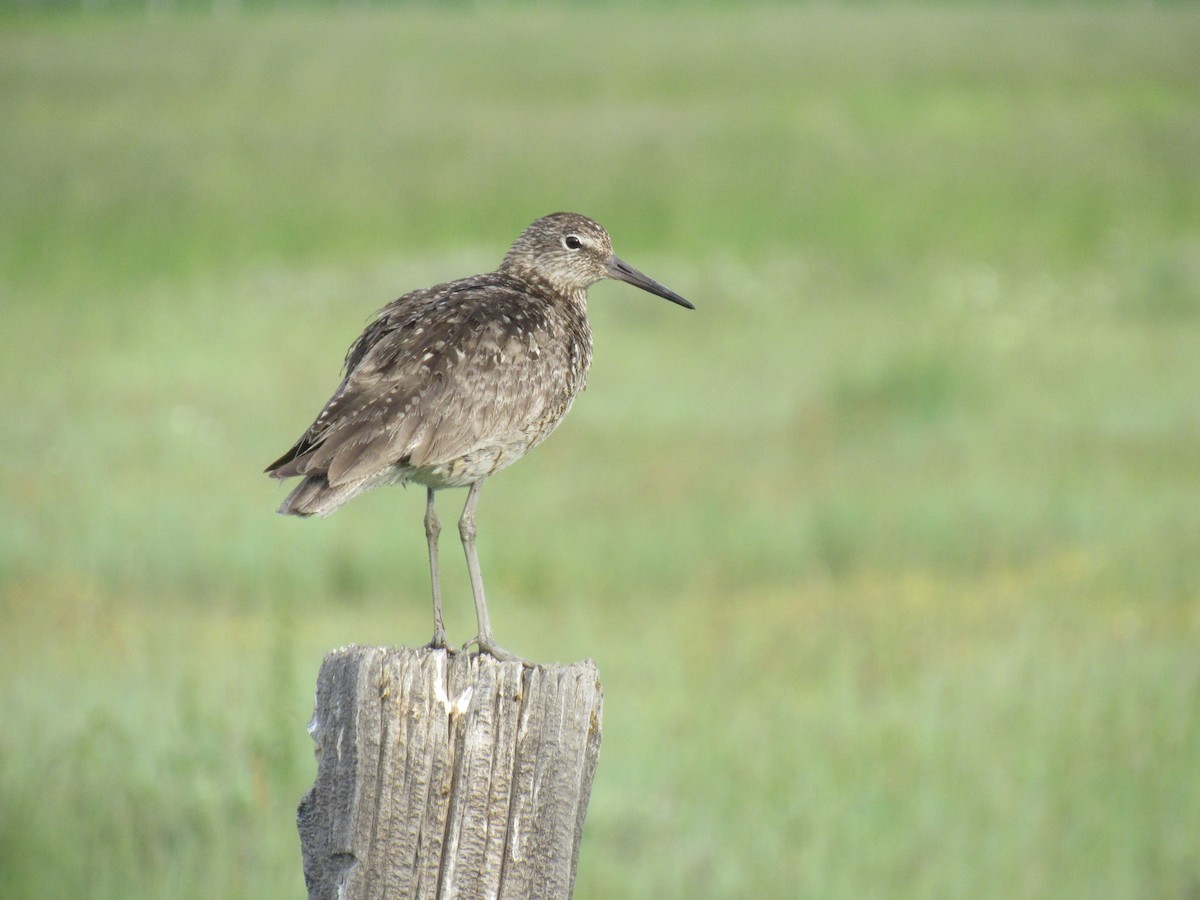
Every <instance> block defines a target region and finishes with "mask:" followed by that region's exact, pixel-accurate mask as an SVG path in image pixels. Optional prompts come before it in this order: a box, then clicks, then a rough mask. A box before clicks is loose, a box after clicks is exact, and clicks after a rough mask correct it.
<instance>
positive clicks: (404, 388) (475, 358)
mask: <svg viewBox="0 0 1200 900" xmlns="http://www.w3.org/2000/svg"><path fill="white" fill-rule="evenodd" d="M603 278H617V279H620V280H622V281H626V282H629V283H630V284H634V285H636V286H637V287H640V288H642V289H643V290H647V291H650V292H651V293H654V294H658V295H659V296H661V297H665V298H666V299H668V300H672V301H674V302H675V303H678V304H680V305H682V306H686V307H688V308H689V309H691V308H692V305H691V304H690V303H688V301H686V300H684V299H683V298H682V297H680V296H679V295H678V294H675V293H674V292H672V291H670V290H668V289H667V288H665V287H663V286H662V285H661V284H659V283H658V282H656V281H653V280H652V279H650V278H647V277H646V276H645V275H643V274H642V273H640V272H638V271H637V270H636V269H633V268H632V267H630V266H628V265H626V264H625V263H624V262H622V261H621V260H620V259H618V258H617V257H616V256H614V255H613V252H612V243H611V241H610V240H609V236H608V233H607V232H606V231H605V230H604V229H603V228H601V227H600V225H598V224H597V223H596V222H593V221H592V220H591V219H588V218H587V217H585V216H581V215H577V214H574V213H555V214H553V215H549V216H546V217H544V218H541V219H538V220H537V221H536V222H534V223H533V224H532V225H530V226H529V227H528V228H527V229H525V231H524V232H523V233H522V234H521V236H520V237H519V238H518V239H517V241H516V243H514V244H513V246H512V249H511V250H509V252H508V254H507V255H506V256H505V258H504V261H503V262H502V263H501V265H500V267H499V268H498V269H497V270H496V271H495V272H490V273H487V274H484V275H474V276H472V277H470V278H463V279H460V280H458V281H452V282H449V283H447V284H439V285H435V286H434V287H430V288H425V289H424V290H419V291H413V292H412V293H409V294H405V295H404V296H403V297H400V298H399V299H398V300H394V301H393V302H391V303H390V304H388V305H387V306H385V307H384V308H383V309H382V310H380V312H379V314H378V316H377V317H376V318H375V320H374V321H373V322H371V324H370V325H368V326H367V328H366V330H365V331H364V332H363V333H362V335H361V336H360V337H359V338H358V340H357V341H355V342H354V344H353V345H352V346H351V347H350V350H349V352H348V353H347V354H346V368H345V377H344V378H343V379H342V383H341V385H339V386H338V389H337V390H336V391H335V392H334V395H333V397H331V398H330V400H329V402H328V403H326V404H325V408H324V409H322V410H321V413H320V415H318V416H317V419H316V421H315V422H313V424H312V425H311V426H310V427H309V429H308V430H307V431H306V432H305V433H304V434H303V435H302V436H301V437H300V439H299V440H298V441H297V442H296V443H295V445H294V446H293V447H292V448H291V449H290V450H288V452H287V453H285V454H284V455H283V456H281V457H280V458H279V459H278V460H276V461H275V462H274V463H272V464H271V465H270V466H268V467H267V472H268V473H270V474H271V475H273V476H274V477H276V478H290V477H293V476H300V477H302V478H303V480H302V481H301V482H300V484H299V485H298V486H297V487H296V488H295V490H293V491H292V493H291V494H289V495H288V497H287V499H286V500H284V501H283V505H282V506H280V508H279V512H281V513H284V514H287V515H297V516H311V515H320V516H323V515H328V514H329V513H331V512H333V511H334V510H335V509H337V508H338V507H339V506H341V505H342V504H344V503H346V502H348V501H349V500H351V499H352V498H353V497H355V496H357V495H358V494H361V493H362V492H363V491H367V490H370V489H371V488H374V487H377V486H379V485H381V484H394V483H407V482H415V483H417V484H421V485H424V486H425V487H426V488H427V489H428V498H427V506H426V517H425V526H426V535H427V538H428V542H429V555H430V574H431V578H432V582H433V595H434V637H433V645H434V646H445V630H444V628H443V626H442V618H441V597H440V592H439V585H438V566H437V535H438V532H439V531H440V525H439V523H438V520H437V514H436V512H435V510H434V499H433V495H434V491H436V490H440V489H442V488H448V487H470V488H471V490H470V493H469V494H468V496H467V503H466V506H465V507H464V510H463V517H462V519H461V520H460V522H459V531H460V533H461V535H462V539H463V546H464V548H465V550H466V554H467V566H468V569H469V570H470V573H471V586H472V590H473V592H474V594H475V606H476V615H477V617H478V619H479V634H478V636H477V637H476V638H475V641H474V642H475V643H478V645H479V648H480V650H481V651H484V652H488V653H492V654H493V655H497V656H504V657H507V656H510V654H508V653H506V652H505V651H503V650H501V649H500V648H499V647H497V646H496V644H495V641H494V640H493V638H492V633H491V626H490V624H489V622H488V617H487V605H486V602H485V600H484V596H483V582H482V578H481V577H480V575H479V566H478V559H477V557H476V555H475V529H474V513H475V505H476V503H477V502H478V498H479V489H480V485H481V484H482V483H483V480H484V479H485V478H487V476H489V475H491V474H492V473H494V472H497V471H499V470H500V469H502V468H504V467H505V466H508V465H510V464H511V463H513V462H515V461H516V460H518V459H520V458H521V457H522V456H524V455H525V454H526V453H528V452H529V450H530V449H532V448H533V447H534V446H536V445H537V444H539V443H540V442H541V441H542V440H544V439H545V438H546V436H547V435H549V434H550V432H551V431H553V430H554V428H555V426H556V425H558V423H559V422H560V421H561V420H562V417H563V416H564V415H566V412H567V410H568V409H569V408H570V406H571V403H572V401H573V400H574V399H575V397H576V395H577V394H578V393H579V392H580V391H581V390H583V387H584V383H585V382H586V380H587V370H588V366H589V365H590V363H591V359H592V333H591V328H590V327H589V326H588V320H587V289H588V287H589V286H590V285H592V284H594V283H595V282H597V281H599V280H601V279H603Z"/></svg>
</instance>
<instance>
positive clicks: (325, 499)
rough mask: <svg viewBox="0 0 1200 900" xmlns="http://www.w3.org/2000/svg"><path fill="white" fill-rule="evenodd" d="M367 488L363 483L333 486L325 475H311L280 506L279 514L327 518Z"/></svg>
mask: <svg viewBox="0 0 1200 900" xmlns="http://www.w3.org/2000/svg"><path fill="white" fill-rule="evenodd" d="M367 487H368V485H364V484H363V482H361V481H360V482H351V483H349V484H334V485H331V484H330V483H329V479H328V478H326V477H325V476H324V475H309V476H307V477H306V478H305V479H304V480H303V481H301V482H300V483H299V484H298V485H296V489H295V490H294V491H292V492H291V493H290V494H288V495H287V499H286V500H284V501H283V503H282V504H280V506H279V513H280V514H281V515H284V516H327V515H329V514H330V513H331V512H333V511H334V510H335V509H337V508H338V507H339V506H341V505H342V504H343V503H347V502H349V501H350V499H351V498H353V497H355V496H357V495H358V494H361V493H362V492H363V491H364V490H366V488H367Z"/></svg>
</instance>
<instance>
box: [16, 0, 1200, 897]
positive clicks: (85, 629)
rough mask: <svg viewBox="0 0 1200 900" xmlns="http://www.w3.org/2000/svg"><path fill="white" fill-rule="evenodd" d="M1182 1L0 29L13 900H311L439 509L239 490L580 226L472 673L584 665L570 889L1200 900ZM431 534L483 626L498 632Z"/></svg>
mask: <svg viewBox="0 0 1200 900" xmlns="http://www.w3.org/2000/svg"><path fill="white" fill-rule="evenodd" d="M1198 46H1200V12H1197V11H1195V9H1194V8H1191V7H1186V6H1183V5H1180V6H1177V7H1167V8H1155V7H1152V6H1148V5H1141V6H1124V5H1112V6H1109V5H1104V6H1099V7H1094V6H1092V7H1088V6H1079V7H1074V6H1054V7H1049V8H1047V7H1041V6H1038V7H1035V6H1033V5H1029V6H1017V5H1014V6H1008V5H1004V6H996V7H989V6H983V5H980V6H973V5H950V6H938V7H920V6H908V5H888V6H881V7H873V6H862V7H859V6H849V7H840V6H837V5H826V4H816V5H812V6H799V7H788V6H764V7H754V8H749V9H740V10H739V9H697V10H692V9H685V8H678V9H672V10H661V11H654V10H645V9H639V8H626V7H620V6H617V7H608V6H605V7H600V8H579V9H570V10H568V9H559V8H554V7H550V6H544V5H533V6H522V5H514V6H494V7H493V6H487V5H481V6H479V7H478V8H474V9H452V10H445V11H442V10H438V9H436V8H433V7H429V6H418V7H415V8H412V9H400V10H393V11H382V10H370V9H366V8H362V7H358V8H355V9H349V10H333V9H330V10H321V9H315V8H314V9H309V10H306V11H300V12H291V13H285V12H275V13H256V14H252V15H251V14H246V15H242V16H234V15H227V16H223V17H216V18H212V17H207V16H202V15H182V14H180V15H152V16H135V15H121V16H117V15H112V16H100V15H90V16H89V15H53V16H51V15H44V16H38V15H30V14H24V15H16V14H12V13H11V12H10V13H9V14H7V15H5V16H4V17H0V119H2V120H3V122H4V127H3V129H2V131H0V401H2V408H3V423H4V424H3V427H2V428H0V460H2V463H0V497H2V498H3V501H4V514H3V516H2V517H0V722H3V726H4V727H3V728H2V729H0V896H3V897H11V898H18V897H19V898H57V897H88V898H121V900H139V898H165V897H170V898H213V897H222V898H256V900H261V898H276V897H278V898H284V897H299V896H303V892H304V885H303V878H302V875H301V867H300V856H299V843H298V839H297V836H296V830H295V824H294V812H295V807H296V804H297V802H298V801H299V798H300V796H301V794H302V793H303V792H304V791H305V790H306V789H307V787H308V785H309V784H310V783H311V780H312V777H313V774H314V771H315V766H314V763H313V760H312V745H311V741H310V739H309V737H308V735H307V734H306V732H305V728H304V726H305V723H306V721H307V718H308V715H309V714H310V712H311V706H312V688H313V684H314V681H315V678H316V673H317V669H318V667H319V665H320V662H321V659H322V655H323V654H324V653H325V652H326V651H327V650H329V649H332V648H334V647H337V646H340V645H342V644H345V643H350V642H360V643H370V644H419V643H422V642H424V641H426V640H427V639H428V637H429V635H430V633H431V628H432V626H431V623H430V615H429V598H428V587H427V570H426V561H425V544H424V534H423V530H422V526H421V519H422V515H423V507H424V497H423V491H421V490H419V489H417V490H406V491H405V490H399V489H391V490H387V491H377V492H375V493H374V494H371V495H368V496H365V497H363V498H361V499H359V500H356V501H355V502H354V503H353V504H352V505H351V506H349V507H347V508H346V509H344V510H342V511H340V512H339V513H338V514H337V515H335V516H333V517H331V518H329V519H327V520H323V521H309V522H301V521H298V520H295V519H290V518H289V519H285V518H283V517H279V516H276V515H274V514H273V511H274V509H275V507H276V506H277V504H278V503H279V501H280V499H281V498H282V495H283V489H281V488H280V487H279V485H277V484H276V483H275V482H273V481H271V480H269V479H267V478H266V477H264V476H263V475H262V474H261V470H262V468H263V467H264V466H265V465H266V464H267V463H268V462H270V461H271V460H272V459H274V458H275V457H276V456H277V455H278V454H279V453H280V452H282V451H283V450H284V449H285V448H286V447H287V446H288V445H289V444H290V443H291V441H292V440H293V439H294V438H295V437H296V436H297V435H298V434H299V433H300V431H301V430H302V429H303V428H304V427H305V426H306V425H307V424H308V423H309V422H310V421H311V417H312V416H313V415H314V414H315V413H316V412H317V410H318V409H319V407H320V405H321V403H322V402H323V401H324V400H325V399H326V397H327V396H328V394H329V392H330V391H331V390H332V388H333V387H334V386H335V384H336V381H337V376H338V366H339V363H340V360H341V358H342V354H343V353H344V351H345V348H346V346H347V345H348V344H349V342H350V341H351V340H352V339H353V338H354V337H355V336H356V335H357V334H358V332H359V330H360V329H361V327H362V325H363V324H364V323H365V321H366V320H367V319H368V317H369V316H370V314H371V313H372V312H373V311H374V310H375V309H377V308H378V307H379V306H381V305H383V304H384V303H385V302H387V301H388V300H390V299H391V298H393V297H394V296H397V295H398V294H399V293H401V292H403V291H406V290H409V289H411V288H414V287H419V286H423V285H426V284H430V283H433V282H435V281H441V280H447V279H450V278H454V277H458V276H460V275H465V274H469V273H471V272H475V271H479V270H482V269H488V268H492V267H494V266H495V264H496V263H497V262H498V261H499V259H500V257H501V255H502V254H503V252H504V251H505V250H506V249H507V247H508V245H509V243H510V242H511V240H512V239H513V238H514V237H515V236H516V235H517V234H518V233H519V231H520V230H521V229H522V228H523V227H524V226H525V225H526V224H528V223H529V222H530V221H532V220H533V219H535V218H537V217H538V216H540V215H542V214H544V213H547V212H551V211H553V210H556V209H572V210H577V211H579V212H584V213H587V214H589V215H591V216H594V217H595V218H597V219H598V220H599V221H601V222H602V223H604V224H605V225H606V226H607V227H608V229H609V230H610V231H611V232H612V234H613V237H614V243H615V245H616V248H617V252H618V253H620V254H621V255H622V256H623V257H624V258H626V259H628V260H629V261H630V262H632V263H633V264H634V265H637V266H639V267H640V268H642V269H644V270H645V271H646V272H648V273H649V274H651V275H652V276H654V277H656V278H658V279H659V280H661V281H663V282H664V283H666V284H668V285H670V286H671V287H672V288H674V289H675V290H677V291H679V292H680V293H681V294H683V295H684V296H686V297H688V298H689V299H691V300H693V301H694V302H695V303H696V305H697V307H698V309H697V311H696V312H694V313H687V312H685V311H683V310H680V309H679V308H677V307H674V306H672V305H670V304H668V303H665V302H663V301H661V300H657V299H655V298H652V297H649V296H648V295H643V294H641V293H640V292H637V291H635V290H633V289H632V288H629V287H627V286H623V285H615V284H602V285H598V286H597V287H595V288H594V289H593V291H592V299H591V310H592V320H593V326H594V330H595V338H596V347H595V361H594V364H593V368H592V375H591V378H590V382H589V387H588V390H587V392H586V393H585V394H584V395H583V396H582V397H581V398H580V399H579V402H578V403H577V404H576V405H575V408H574V410H573V411H572V413H571V415H570V416H569V417H568V419H567V420H566V422H565V423H564V425H563V426H562V427H561V429H560V430H559V432H558V433H556V434H555V436H554V437H552V438H551V439H550V440H549V441H548V442H547V443H546V444H545V445H544V446H543V447H541V448H539V449H538V450H536V451H535V452H534V453H533V454H532V455H531V456H530V457H529V458H528V459H527V460H525V461H523V462H522V463H520V464H518V465H517V466H515V467H514V468H512V469H510V470H508V471H506V472H505V473H503V474H501V475H500V476H498V477H496V478H494V479H492V480H491V481H489V483H488V485H487V488H486V490H485V491H484V493H483V498H482V501H481V505H480V511H479V534H480V552H481V557H482V563H483V568H484V573H485V577H486V579H487V584H488V589H489V597H490V601H491V603H490V606H491V612H492V618H493V623H494V625H495V626H496V631H497V637H498V639H499V641H500V642H501V643H502V644H503V645H505V646H507V647H510V648H511V649H513V650H516V651H518V652H521V653H522V654H524V655H526V656H528V657H529V658H531V659H535V660H540V661H554V660H561V661H571V660H576V659H581V658H585V657H591V658H593V659H595V660H596V662H597V663H598V665H599V667H600V671H601V674H602V677H603V680H604V686H605V696H606V709H605V722H604V743H603V750H602V754H601V761H600V768H599V770H598V772H597V776H596V782H595V787H594V791H593V795H592V802H591V808H590V814H589V817H588V821H587V830H586V833H585V836H584V843H583V848H582V853H581V861H580V869H579V876H578V885H577V896H578V897H581V898H610V897H637V898H663V897H714V898H727V897H728V898H734V897H833V898H842V897H845V898H868V897H879V898H885V897H886V898H908V897H913V898H918V897H919V898H943V897H955V898H958V897H961V898H968V897H969V898H1013V897H1021V898H1025V897H1029V898H1056V900H1057V898H1095V897H1106V898H1148V897H1153V898H1196V897H1198V896H1200V54H1198V53H1196V48H1197V47H1198ZM464 496H465V494H464V493H463V492H447V493H444V494H442V495H441V501H440V504H439V505H440V510H441V513H442V518H443V521H444V523H447V524H448V525H449V526H450V527H447V529H446V532H445V534H444V536H443V541H444V543H443V578H444V586H445V591H446V595H447V598H446V603H447V625H448V628H449V631H450V636H451V638H452V640H457V641H464V640H466V639H467V638H468V637H470V636H471V634H473V630H472V629H473V625H474V620H473V613H472V607H471V602H470V594H469V589H468V586H467V580H466V575H465V571H464V569H465V567H464V566H463V565H462V564H461V554H460V552H459V550H458V548H457V546H456V544H457V536H456V534H455V532H454V528H453V527H452V523H453V522H454V520H455V518H456V517H457V514H458V506H459V504H460V502H461V500H462V499H463V498H464Z"/></svg>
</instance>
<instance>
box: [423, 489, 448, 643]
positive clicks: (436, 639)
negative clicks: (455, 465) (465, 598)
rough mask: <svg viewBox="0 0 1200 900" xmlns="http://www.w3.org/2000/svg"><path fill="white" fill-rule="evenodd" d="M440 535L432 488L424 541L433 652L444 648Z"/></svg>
mask: <svg viewBox="0 0 1200 900" xmlns="http://www.w3.org/2000/svg"><path fill="white" fill-rule="evenodd" d="M441 533H442V523H441V522H439V521H438V517H437V510H436V509H434V508H433V488H429V495H428V497H427V499H426V500H425V540H426V541H427V542H428V543H429V579H430V581H431V582H432V583H433V640H432V641H430V642H429V646H430V647H432V648H433V649H434V650H444V649H445V648H446V628H445V626H444V625H443V624H442V586H441V584H440V583H439V581H438V548H437V542H438V535H439V534H441Z"/></svg>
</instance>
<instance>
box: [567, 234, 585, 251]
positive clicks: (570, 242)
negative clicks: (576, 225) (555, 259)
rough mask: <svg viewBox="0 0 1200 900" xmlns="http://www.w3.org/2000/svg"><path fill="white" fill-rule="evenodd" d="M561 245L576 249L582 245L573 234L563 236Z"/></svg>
mask: <svg viewBox="0 0 1200 900" xmlns="http://www.w3.org/2000/svg"><path fill="white" fill-rule="evenodd" d="M563 246H564V247H566V248H567V249H568V250H578V249H579V248H580V247H582V246H583V241H581V240H580V239H579V238H577V237H576V236H575V235H573V234H568V235H567V236H566V237H565V238H563Z"/></svg>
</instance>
